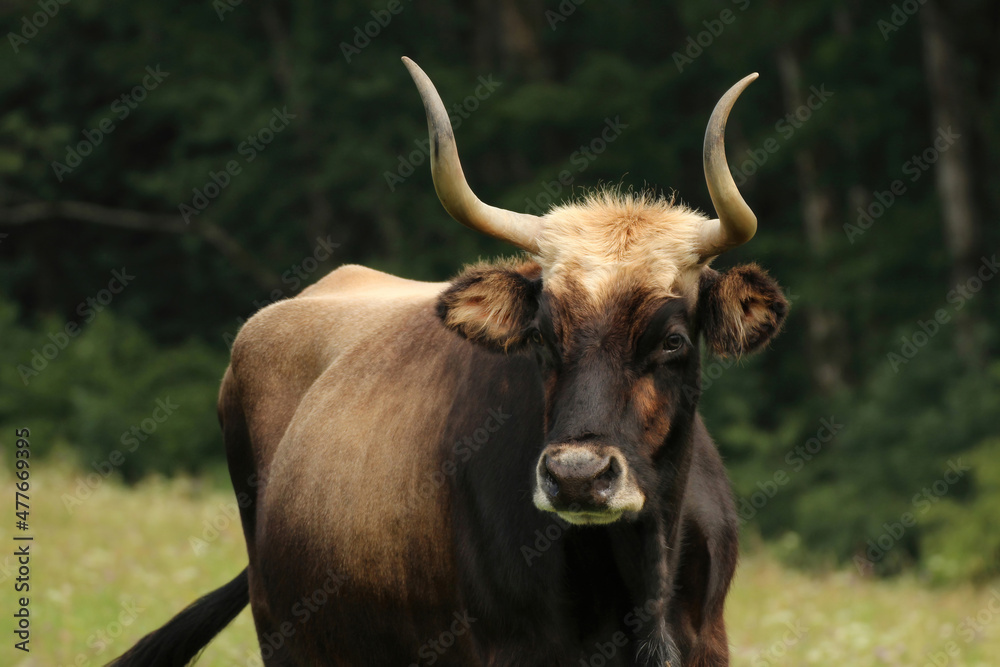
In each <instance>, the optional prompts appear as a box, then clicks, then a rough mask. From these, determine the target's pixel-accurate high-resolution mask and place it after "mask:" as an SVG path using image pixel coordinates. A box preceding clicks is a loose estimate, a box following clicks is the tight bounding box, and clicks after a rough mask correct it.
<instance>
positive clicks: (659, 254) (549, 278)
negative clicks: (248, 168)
mask: <svg viewBox="0 0 1000 667" xmlns="http://www.w3.org/2000/svg"><path fill="white" fill-rule="evenodd" d="M705 220H707V218H706V217H705V215H703V214H702V213H701V212H700V211H697V210H694V209H691V208H689V207H687V206H685V205H683V204H680V203H677V202H675V200H674V198H673V197H670V198H665V197H662V196H657V195H655V194H653V193H650V192H646V191H643V192H625V193H622V192H620V191H618V190H599V191H597V192H593V193H590V194H588V195H586V196H585V197H584V198H582V199H581V200H579V201H577V202H572V203H568V204H563V205H561V206H557V207H555V208H553V209H552V210H551V211H549V213H548V214H546V215H545V216H544V218H543V221H542V225H541V227H542V229H541V231H540V233H539V235H538V255H537V256H536V258H537V259H538V262H539V264H541V266H542V275H543V276H544V278H545V281H546V284H547V286H548V288H549V289H555V290H558V289H559V287H560V286H561V285H563V284H565V283H567V282H570V281H572V282H573V283H575V284H579V285H582V286H583V287H584V288H585V289H586V290H587V291H588V292H590V293H591V294H592V295H594V296H599V295H600V294H601V293H602V292H605V291H606V290H607V289H608V288H610V287H611V286H612V285H613V284H614V283H617V282H620V281H622V280H629V281H638V282H641V283H642V284H644V285H649V286H651V287H654V288H658V291H662V293H664V294H671V295H676V294H677V293H678V291H688V290H689V289H691V288H692V287H693V285H694V283H696V281H697V276H698V274H699V272H700V271H701V269H702V268H703V266H704V263H702V262H701V256H700V253H699V251H698V242H699V238H700V234H701V230H702V225H703V224H704V223H705Z"/></svg>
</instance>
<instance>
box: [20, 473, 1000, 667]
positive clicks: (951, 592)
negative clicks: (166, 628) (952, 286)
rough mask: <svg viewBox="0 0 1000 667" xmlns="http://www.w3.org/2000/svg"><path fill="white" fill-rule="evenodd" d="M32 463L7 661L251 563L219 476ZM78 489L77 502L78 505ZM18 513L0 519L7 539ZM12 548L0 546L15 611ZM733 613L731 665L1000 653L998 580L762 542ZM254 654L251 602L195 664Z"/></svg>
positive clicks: (44, 654)
mask: <svg viewBox="0 0 1000 667" xmlns="http://www.w3.org/2000/svg"><path fill="white" fill-rule="evenodd" d="M32 473H33V474H32V489H31V523H32V529H31V531H30V532H31V533H32V534H33V535H34V537H35V541H34V542H33V543H32V547H31V554H32V560H31V564H32V570H31V615H32V635H31V652H30V653H29V654H24V653H22V652H20V651H17V650H15V649H13V648H12V644H13V642H14V640H12V639H11V634H10V632H9V630H7V629H5V630H4V633H3V635H4V637H6V638H7V639H6V640H5V646H4V647H3V649H2V651H0V655H2V656H3V658H2V659H0V664H3V665H19V666H21V667H29V666H32V667H34V666H39V667H43V666H44V667H52V666H61V665H66V666H68V665H74V666H77V667H84V666H87V665H102V664H104V663H105V662H107V661H108V660H110V659H111V658H113V657H115V656H116V655H118V654H119V653H121V652H122V651H124V650H125V649H126V648H128V647H129V646H130V645H131V644H132V642H134V641H135V640H136V639H137V638H139V637H140V636H142V635H143V634H144V633H146V632H148V631H150V630H153V629H155V628H157V627H159V626H160V625H161V624H162V623H163V622H165V621H166V620H167V619H168V618H169V617H170V616H172V615H173V614H174V613H175V612H177V611H178V610H180V609H181V608H182V607H184V606H185V605H187V604H188V603H190V602H191V601H192V600H194V599H195V598H197V597H198V596H200V595H202V594H204V593H206V592H208V591H209V590H211V589H213V588H216V587H217V586H219V585H221V584H223V583H225V582H226V581H228V580H229V579H230V578H232V577H233V576H235V575H236V574H237V573H238V572H239V571H240V570H241V569H242V568H243V567H244V565H245V559H246V556H245V552H244V546H243V537H242V534H241V531H240V527H239V523H238V521H237V520H236V519H235V517H234V516H232V508H233V507H234V506H235V505H234V503H233V498H232V496H231V495H230V494H229V493H227V492H224V491H222V490H220V489H219V486H218V484H209V483H205V482H200V481H197V480H186V479H179V480H169V481H164V480H149V481H146V482H143V483H141V484H140V485H138V486H137V487H135V488H126V487H124V486H122V485H120V484H118V483H117V482H114V481H107V482H102V483H101V484H100V485H99V486H98V487H97V488H96V489H94V490H92V491H91V492H90V494H89V496H88V497H86V498H83V497H82V496H83V495H85V494H84V493H78V492H77V489H78V488H80V489H85V488H86V487H85V486H84V487H80V486H79V484H80V482H79V480H80V479H82V477H83V476H85V473H83V474H81V473H79V472H76V471H74V470H72V469H70V468H68V467H60V466H58V465H54V464H50V463H46V464H43V466H41V467H35V468H33V470H32ZM2 474H3V477H4V483H5V487H6V488H8V489H12V485H13V480H12V478H11V477H10V475H9V473H2ZM70 495H75V496H76V499H77V500H79V504H76V503H75V502H73V503H72V504H71V508H69V507H67V500H68V497H69V496H70ZM10 496H13V492H11V493H10ZM70 509H71V510H72V511H70ZM12 525H13V520H11V521H5V522H3V527H2V529H0V533H2V535H3V538H4V540H5V543H6V544H11V543H12V542H11V540H10V538H11V535H10V533H11V531H12ZM215 526H218V530H217V529H216V528H215ZM11 551H12V550H6V549H5V550H4V552H5V554H4V555H2V556H0V580H2V589H3V591H4V595H3V600H4V602H5V606H4V615H5V617H6V618H8V619H10V616H9V615H7V612H6V610H7V609H11V610H13V609H14V600H13V580H14V578H15V577H16V576H17V573H16V569H17V568H16V564H15V559H14V557H13V556H12V555H10V553H11ZM727 616H728V623H729V631H730V641H731V644H732V649H733V664H734V665H751V666H752V667H760V666H763V665H852V666H864V665H901V666H902V665H905V666H908V667H909V666H917V667H922V666H924V665H934V666H936V667H940V666H942V665H970V666H971V665H977V666H983V667H986V666H991V667H992V666H995V665H998V664H1000V582H996V583H995V584H994V585H987V586H983V587H979V588H974V587H972V586H968V585H967V586H961V587H953V588H946V589H942V588H928V587H926V586H924V585H922V584H921V583H920V582H918V581H917V580H915V579H914V578H912V577H902V578H898V579H894V580H891V581H872V580H869V579H863V578H861V577H859V576H858V575H857V574H856V573H854V572H852V571H847V570H841V571H830V572H824V573H819V574H817V573H810V574H806V573H802V572H799V571H796V570H791V569H788V568H785V567H783V566H781V565H780V564H779V563H778V562H777V561H776V560H775V559H774V558H772V557H770V556H768V555H766V554H765V553H764V551H763V550H759V551H758V552H757V553H753V554H749V555H746V556H745V557H744V559H743V562H742V565H741V567H740V571H739V574H738V578H737V582H736V585H735V589H734V591H733V593H732V594H731V596H730V598H729V602H728V613H727ZM10 624H11V623H10V621H9V620H8V621H7V623H6V624H5V625H8V626H10ZM256 655H257V649H256V641H255V636H254V632H253V622H252V620H251V617H250V613H249V610H245V611H244V612H243V613H242V614H241V615H240V616H239V618H238V619H237V620H236V621H235V622H234V623H233V624H232V625H231V626H230V627H229V628H227V629H226V630H225V631H224V632H223V633H222V634H221V635H220V636H219V637H218V638H217V639H216V640H215V641H214V642H213V643H212V644H211V645H210V646H209V648H208V649H207V650H206V651H205V653H204V654H203V656H202V658H201V660H200V661H199V663H198V664H199V665H200V666H205V667H210V666H211V667H215V666H222V665H226V666H233V665H255V664H259V662H258V661H257V659H256V657H255V656H256ZM401 667H402V666H401Z"/></svg>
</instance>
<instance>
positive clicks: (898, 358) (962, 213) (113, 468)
mask: <svg viewBox="0 0 1000 667" xmlns="http://www.w3.org/2000/svg"><path fill="white" fill-rule="evenodd" d="M0 16H2V18H3V25H4V32H5V33H6V36H5V37H4V41H5V42H6V43H5V44H3V45H0V62H2V65H0V341H2V343H0V349H2V354H3V355H4V356H3V363H2V365H0V383H2V395H0V434H2V436H0V442H2V443H3V444H4V445H5V451H9V446H10V443H11V441H12V440H13V438H12V437H11V434H12V433H13V430H14V429H15V428H20V427H23V426H28V427H30V429H31V433H32V447H33V452H34V453H35V455H36V456H37V457H39V458H40V460H38V461H37V465H38V466H40V467H42V468H45V467H46V466H49V467H50V468H51V469H57V468H58V470H59V471H61V472H59V475H61V477H53V478H50V479H49V484H50V487H49V490H48V491H47V492H46V493H47V494H48V496H49V500H48V501H47V502H49V503H50V504H51V505H52V506H53V509H52V511H53V513H54V515H53V518H52V522H53V524H52V525H56V524H58V525H61V526H63V529H64V530H65V531H72V530H74V526H78V525H80V524H79V521H78V520H79V517H80V516H81V515H80V514H78V513H77V514H74V513H75V512H78V511H82V510H80V509H79V508H81V507H85V506H86V505H87V503H88V502H89V500H88V499H89V498H90V496H91V495H92V494H98V495H99V494H101V493H110V491H109V489H116V491H115V493H121V494H128V493H130V491H129V488H132V487H133V486H134V485H137V486H135V491H134V492H135V493H143V492H145V493H149V494H150V497H153V496H154V495H155V494H152V493H151V492H149V491H148V488H147V487H145V486H143V485H144V484H161V485H162V484H166V485H168V487H169V488H170V489H173V490H174V491H176V493H178V494H180V495H181V496H183V497H184V498H188V497H190V496H191V494H195V496H197V494H199V493H202V492H204V493H209V494H210V493H214V492H215V491H214V490H215V489H220V488H222V489H223V490H224V486H225V484H226V481H225V480H226V477H225V472H224V458H223V450H222V444H221V437H220V434H219V429H218V426H217V422H216V417H215V395H216V392H217V389H218V382H219V379H220V377H221V375H222V372H223V370H224V369H225V367H226V364H227V355H228V347H229V344H230V343H231V342H232V340H233V337H234V336H235V334H236V332H237V331H238V330H239V327H240V325H241V324H242V322H244V321H245V320H246V318H248V317H250V316H251V315H252V314H253V313H254V312H255V311H256V310H258V309H259V308H260V307H262V306H264V305H266V304H268V303H270V302H273V301H275V300H277V299H281V298H286V297H290V296H294V295H295V294H297V293H298V292H299V291H301V289H302V288H303V287H304V286H306V285H308V284H311V283H312V282H315V281H316V280H318V279H319V278H320V277H322V276H323V275H324V274H325V273H326V272H328V271H330V270H332V269H334V268H336V267H337V266H338V265H340V264H343V263H349V262H350V263H361V264H365V265H368V266H371V267H374V268H378V269H381V270H384V271H389V272H393V273H396V274H398V275H402V276H405V277H409V278H415V279H425V280H444V279H447V278H448V277H449V276H450V275H453V274H454V273H456V272H457V271H458V270H459V269H460V267H461V266H462V265H463V263H466V262H471V261H474V260H476V259H477V258H480V257H489V256H494V255H498V254H501V253H510V248H508V247H505V246H503V245H501V244H499V243H497V242H494V241H493V240H491V239H488V238H485V237H483V236H481V235H477V234H475V233H473V232H471V231H469V230H467V229H465V228H464V227H462V226H461V225H459V224H458V223H456V222H454V221H453V220H451V219H450V218H449V217H448V216H447V214H445V212H444V211H443V210H442V208H441V206H440V205H439V204H438V202H437V199H436V197H435V194H434V190H433V186H432V184H431V178H430V174H429V171H428V168H427V162H426V155H427V144H426V125H425V120H424V113H423V109H422V106H421V104H420V100H419V97H418V95H417V92H416V90H415V88H414V86H413V84H412V83H411V81H410V79H409V77H408V75H407V73H406V71H405V69H404V68H403V66H402V64H401V63H400V60H399V58H400V56H402V55H408V56H410V57H412V58H413V59H414V60H416V62H418V63H419V64H420V65H421V66H422V67H423V68H424V69H425V71H426V72H427V73H428V74H429V75H430V76H431V78H432V79H433V80H434V81H435V83H436V85H437V87H438V90H439V91H440V93H441V95H442V97H443V99H444V101H445V103H446V104H447V105H448V106H449V109H450V110H451V111H452V113H453V116H452V118H453V122H454V124H455V126H456V136H457V139H458V143H459V147H460V150H461V154H462V158H463V162H464V166H465V171H466V174H467V175H468V177H469V180H470V182H471V184H472V186H473V188H474V189H475V190H476V191H477V193H478V194H479V196H480V197H481V198H482V199H484V200H485V201H487V202H490V203H492V204H494V205H497V206H501V207H504V208H510V209H513V210H517V211H528V212H534V213H538V212H543V211H544V210H545V209H546V208H547V207H548V206H549V205H550V204H552V203H553V202H559V201H562V200H565V199H569V198H572V197H574V196H577V195H579V194H580V193H581V192H582V191H584V190H586V189H590V188H594V187H598V186H602V185H611V186H619V185H620V186H621V187H623V188H635V189H641V188H654V189H657V190H658V191H661V192H664V193H666V194H668V195H669V194H670V193H671V192H676V193H677V195H678V197H679V198H680V199H682V200H683V201H685V202H686V203H688V204H690V205H693V206H696V207H699V208H702V209H703V210H706V211H708V212H709V213H711V212H712V210H711V203H710V201H709V199H708V194H707V191H706V188H705V185H704V179H703V175H702V170H701V142H702V137H703V133H704V127H705V124H706V122H707V119H708V116H709V114H710V112H711V110H712V107H713V105H714V104H715V102H716V100H717V99H718V97H719V96H720V95H721V94H722V93H723V92H724V91H725V90H726V89H727V88H728V87H729V86H730V85H731V84H732V83H734V82H735V81H737V80H738V79H739V78H741V77H743V76H745V75H746V74H748V73H749V72H753V71H757V72H760V79H759V80H758V81H757V82H756V83H754V84H753V85H752V86H751V87H750V88H749V89H748V90H747V92H746V93H745V94H744V95H743V97H742V98H741V99H740V101H739V102H738V104H737V105H736V108H735V110H734V113H733V116H732V118H731V119H730V122H729V129H728V134H727V144H728V153H729V158H730V164H731V167H732V169H733V172H734V174H735V177H736V180H737V183H739V184H740V186H741V189H742V192H743V194H744V196H745V197H746V199H747V200H748V202H749V203H750V204H751V206H752V207H753V208H754V210H755V211H756V213H757V216H758V218H759V220H760V226H759V231H758V234H757V236H756V238H754V239H753V241H752V242H751V243H749V244H748V245H746V246H744V247H742V248H740V249H738V250H736V251H733V252H730V253H727V254H726V255H724V256H723V257H721V258H720V259H719V260H718V261H717V262H716V267H717V268H725V267H728V266H732V265H734V264H737V263H741V262H746V261H756V262H758V263H760V264H761V265H762V266H764V267H765V268H766V269H767V270H768V271H769V272H771V273H772V275H774V276H775V277H776V278H777V279H778V280H779V281H780V282H781V283H782V285H783V286H784V287H785V288H786V290H787V293H788V296H789V298H790V300H791V301H792V304H793V308H792V311H791V315H790V317H789V321H788V324H787V326H786V328H785V331H784V333H783V334H782V335H781V336H780V337H779V338H778V339H777V340H776V342H774V343H773V345H772V346H771V348H770V349H769V350H766V351H765V352H763V353H762V354H760V355H758V356H757V357H754V358H753V359H748V360H744V361H740V362H737V363H733V362H730V361H724V360H717V359H714V358H712V357H710V356H706V358H705V360H704V371H705V374H704V387H705V391H704V396H703V399H702V412H703V414H704V415H705V418H706V420H707V422H708V425H709V429H710V431H711V432H712V434H713V436H714V437H715V438H716V440H717V441H718V444H719V447H720V449H721V451H722V453H723V455H724V457H725V459H726V461H727V465H728V467H729V471H730V474H731V477H732V479H733V482H734V487H735V492H736V495H737V498H738V505H739V508H740V514H741V517H742V519H743V522H744V526H743V536H744V540H745V542H746V546H747V549H746V550H747V553H751V554H753V553H763V554H766V558H767V563H768V567H772V566H773V567H777V568H788V572H789V573H788V575H787V576H788V577H803V576H805V577H810V576H820V574H819V573H820V572H841V573H846V574H845V576H847V574H849V575H850V577H851V581H852V582H870V585H873V586H874V585H877V583H878V582H879V581H880V580H884V579H886V578H890V579H896V580H898V579H900V578H903V579H905V580H906V581H909V582H911V583H912V584H913V586H915V587H918V588H920V589H921V590H923V588H925V587H932V588H933V587H943V588H942V590H951V591H953V590H961V591H966V592H968V594H969V595H970V596H971V595H978V594H979V593H978V592H982V591H986V592H987V594H988V591H989V590H991V589H990V588H989V587H990V586H991V582H992V581H994V580H995V577H996V576H997V575H998V567H1000V558H998V557H1000V530H998V529H997V517H998V516H1000V434H998V431H997V423H998V416H1000V363H998V361H997V359H996V349H997V345H998V327H1000V316H998V308H997V307H998V304H1000V279H998V278H997V273H998V272H1000V264H998V263H997V247H998V243H1000V229H998V225H997V219H998V211H1000V190H997V189H996V188H992V187H990V185H989V184H990V183H991V181H992V180H993V175H994V174H996V173H997V170H998V167H1000V164H998V163H1000V96H998V87H1000V78H998V77H997V71H998V65H1000V49H998V48H997V44H998V42H1000V4H997V3H995V2H991V1H988V0H959V1H958V2H953V3H947V4H945V3H942V2H939V1H938V0H905V1H902V2H896V3H868V2H860V1H857V0H854V1H850V2H833V1H832V0H810V1H809V2H798V3H792V2H786V1H783V0H772V1H769V2H757V1H756V0H732V1H730V0H711V1H708V2H705V1H698V2H695V1H694V0H683V1H680V2H671V3H659V2H621V3H618V2H616V3H597V2H583V0H575V1H574V0H562V1H561V2H556V1H550V2H541V1H539V0H495V1H492V2H491V1H488V0H476V1H475V2H470V3H456V2H447V1H435V2H422V3H419V4H418V3H413V2H409V1H408V0H374V1H372V2H342V1H331V2H312V1H309V0H303V1H300V2H296V3H274V2H255V3H250V2H246V3H244V2H241V0H214V1H210V0H203V1H201V2H175V3H169V4H164V3H149V2H131V3H124V2H119V3H105V2H96V1H94V0H72V1H70V2H67V3H65V4H62V3H61V0H41V1H38V0H35V1H32V2H13V1H6V2H3V3H2V4H0ZM116 452H117V454H116ZM11 460H12V458H11V457H10V456H5V457H4V466H9V462H10V461H11ZM37 474H43V473H42V472H41V471H40V470H39V471H38V473H37ZM95 475H96V477H95ZM151 476H152V477H153V478H155V479H154V481H153V482H149V481H148V480H149V478H150V477H151ZM178 476H179V477H178ZM163 477H167V478H171V477H178V478H179V479H182V480H185V481H183V485H182V487H176V488H175V487H174V486H170V484H173V482H169V481H163V480H162V479H160V478H163ZM43 479H44V478H43ZM105 479H107V480H109V482H110V483H109V484H104V480H105ZM178 483H180V482H178ZM97 487H100V488H99V489H98V488H97ZM203 487H204V488H206V489H208V490H207V491H201V490H199V489H202V488H203ZM156 488H161V487H156ZM144 489H145V491H143V490H144ZM178 489H180V490H178ZM122 497H123V498H124V497H125V496H124V495H123V496H122ZM210 497H212V498H215V497H216V496H210ZM219 497H223V498H224V497H225V496H224V495H222V496H219ZM122 502H124V501H122ZM149 502H151V503H152V502H153V501H152V500H150V501H149ZM178 502H179V501H178ZM213 502H214V501H213ZM219 502H222V501H219ZM55 515H58V516H55ZM74 517H76V518H74ZM131 520H132V521H135V520H137V517H133V518H132V519H131ZM192 522H193V524H194V525H195V526H196V527H197V528H198V530H199V531H200V523H199V522H200V519H197V518H194V519H192ZM127 530H131V529H126V528H122V529H121V531H119V532H118V533H115V534H117V535H121V534H122V532H123V531H124V532H127ZM232 530H237V531H238V529H237V527H236V526H235V525H233V526H232ZM195 532H198V531H195ZM53 539H55V538H53ZM180 542H181V547H179V548H181V550H182V551H183V550H187V551H190V549H188V543H187V541H186V540H185V539H184V536H183V535H182V536H181V538H180ZM74 544H75V545H76V546H74V547H69V546H67V548H72V549H83V550H85V549H86V548H88V545H90V544H91V543H90V541H88V537H87V536H86V535H83V536H80V537H79V540H78V542H75V543H74ZM233 544H234V545H235V547H234V548H235V549H236V551H234V552H233V553H234V554H236V555H235V556H234V558H235V559H236V562H234V563H232V567H237V565H239V555H238V549H239V535H238V532H237V533H235V539H234V540H233ZM104 548H105V549H107V550H109V551H111V552H114V551H115V549H116V547H115V546H114V545H107V544H106V545H104ZM144 548H146V549H148V550H149V551H150V552H153V551H156V549H157V547H156V545H155V544H154V545H146V546H145V547H144ZM195 551H197V550H196V549H195ZM196 555H198V554H196ZM105 556H107V554H105ZM98 560H100V559H98ZM102 562H103V561H102ZM105 565H107V563H105ZM239 566H240V567H242V566H241V565H239ZM94 567H97V565H95V566H94ZM165 568H166V569H169V566H165ZM796 570H797V571H796ZM234 572H235V570H234ZM793 573H794V574H793ZM166 574H168V573H167V572H162V573H161V575H163V576H166ZM151 576H152V575H151ZM220 576H221V575H220ZM775 576H776V580H777V581H779V582H780V581H781V580H782V577H781V576H778V575H775ZM192 579H197V577H194V576H192ZM221 581H222V579H221V578H220V579H219V581H205V579H201V580H198V581H194V583H193V584H192V586H193V588H192V590H195V591H201V592H204V591H207V590H208V589H209V588H210V587H214V586H215V585H217V584H218V583H221ZM852 585H853V584H852ZM890 585H891V582H890ZM954 587H960V588H957V589H956V588H954ZM992 590H994V591H995V590H996V589H992ZM977 591H978V592H977ZM64 592H65V591H64ZM136 594H138V591H136ZM67 595H68V593H67ZM67 599H68V598H67ZM984 599H986V598H984ZM77 600H78V602H79V600H80V598H77ZM968 600H969V601H968V603H967V604H965V606H964V607H963V606H962V605H961V604H958V606H957V607H956V612H955V613H956V614H959V615H958V616H957V617H955V618H953V619H952V621H954V622H953V623H952V626H951V627H952V632H953V634H955V636H958V631H959V621H960V620H961V615H960V614H961V613H970V614H973V615H974V614H975V612H976V611H977V609H978V607H979V606H981V605H979V604H978V603H975V602H972V601H971V600H972V598H971V597H970V598H968ZM998 601H1000V597H998ZM64 602H65V601H64ZM53 604H56V603H53ZM65 604H66V605H67V606H68V605H69V603H68V602H66V603H65ZM930 604H932V605H933V603H930ZM983 604H985V603H983ZM166 607H169V605H166ZM173 611H174V610H172V609H170V608H164V609H163V610H162V611H158V612H157V613H158V614H159V616H157V617H156V618H152V617H150V618H149V619H148V623H149V626H148V627H149V628H152V627H156V626H157V625H159V624H160V623H162V622H163V621H164V620H165V616H164V617H162V618H161V616H163V615H167V616H169V613H172V612H173ZM168 612H169V613H168ZM948 622H951V621H948ZM993 622H994V623H996V621H993ZM52 623H54V626H53V627H56V628H59V627H60V624H59V622H58V621H52ZM997 625H1000V623H997ZM82 627H86V624H85V623H84V626H82ZM921 627H922V626H921ZM937 627H938V626H934V628H935V629H932V630H929V632H931V634H932V636H931V638H930V639H928V641H929V642H931V644H933V645H934V646H938V645H940V646H944V644H945V642H946V641H947V638H948V636H950V635H948V634H947V633H945V634H941V637H940V638H938V634H934V633H937V632H938V630H937ZM942 632H943V631H942ZM990 633H993V634H996V632H995V629H994V630H990V631H989V632H986V634H990ZM918 634H924V635H926V632H923V633H918ZM980 634H982V633H980ZM73 637H75V635H74V636H73ZM73 637H70V639H72V638H73ZM83 637H86V632H83ZM977 637H979V635H977ZM976 641H978V639H977V640H976ZM973 643H974V642H973ZM973 643H970V644H968V645H966V644H962V645H961V646H962V648H963V649H965V650H966V654H968V651H969V648H968V647H969V646H972V645H973ZM934 646H930V647H929V648H927V651H926V653H927V655H931V654H932V653H933V651H934V650H937V649H935V648H934ZM120 648H124V645H122V646H120ZM876 648H877V647H876ZM761 650H763V649H761ZM871 650H872V651H874V648H872V649H871ZM907 650H910V649H907ZM869 652H870V651H869ZM747 655H748V657H750V658H752V656H753V655H754V654H753V653H748V654H747ZM885 655H890V654H885ZM893 655H894V654H893ZM900 655H902V654H900ZM915 655H918V656H922V655H923V653H917V654H915ZM71 657H72V656H71ZM105 657H107V656H105ZM899 659H900V660H901V662H898V663H897V662H891V661H889V662H877V663H872V664H917V663H916V662H908V661H907V660H908V659H906V660H904V659H903V658H899ZM921 659H923V658H921ZM928 659H929V658H928ZM949 659H951V658H949ZM954 659H956V660H958V659H959V658H954ZM886 660H887V661H888V660H889V658H886ZM38 664H49V663H38ZM755 664H758V663H755ZM761 664H762V663H761ZM775 664H777V663H775ZM790 664H792V663H790ZM851 664H867V663H862V662H860V661H858V662H853V663H851ZM932 664H935V663H932ZM942 664H943V663H942ZM969 664H972V663H969ZM982 664H988V663H987V662H983V663H982Z"/></svg>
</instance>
